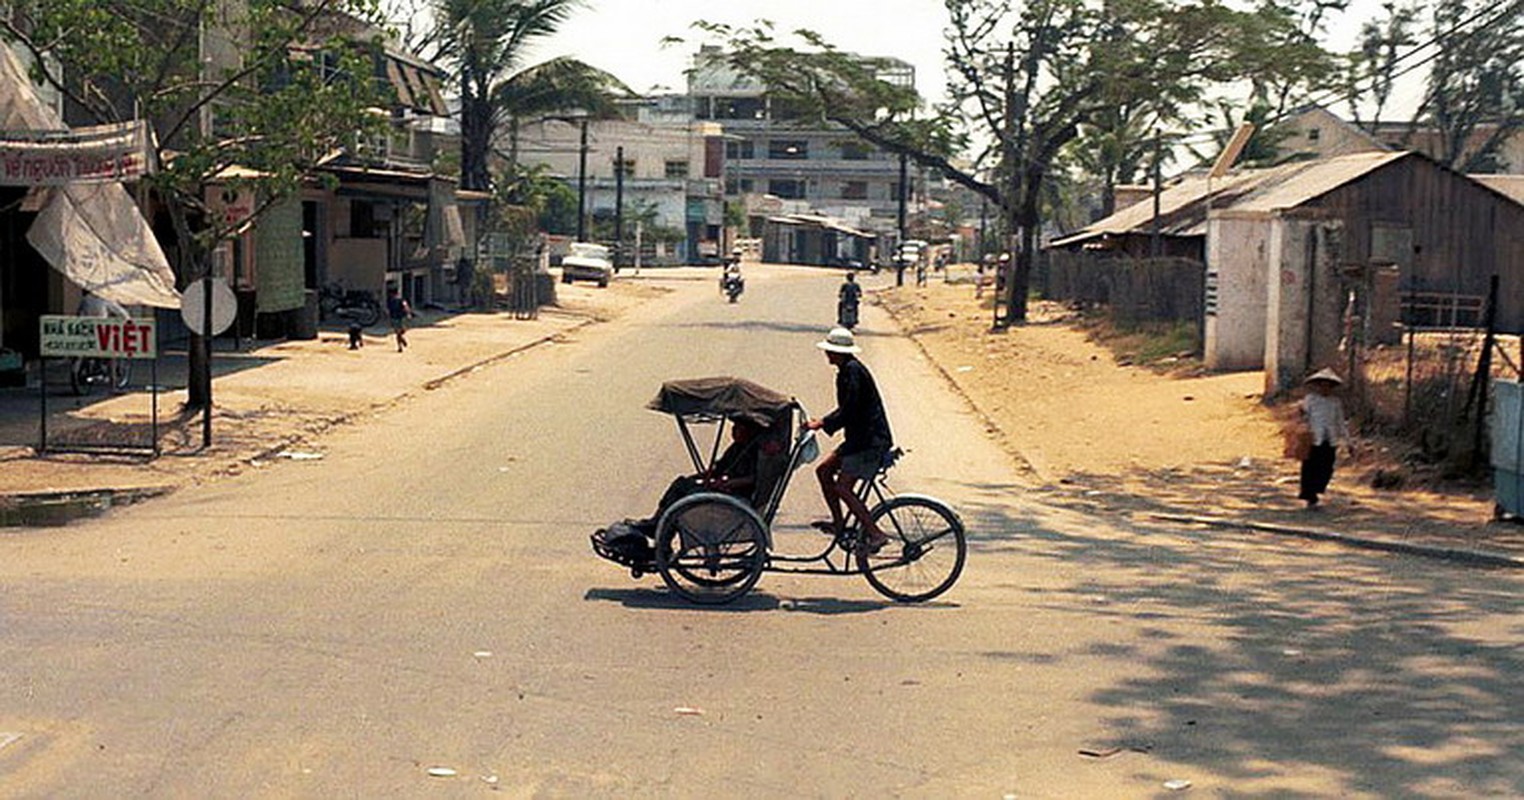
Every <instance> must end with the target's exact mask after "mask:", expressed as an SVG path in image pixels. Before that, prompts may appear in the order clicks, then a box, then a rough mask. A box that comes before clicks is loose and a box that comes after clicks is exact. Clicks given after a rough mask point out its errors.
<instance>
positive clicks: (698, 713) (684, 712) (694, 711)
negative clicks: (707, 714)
mask: <svg viewBox="0 0 1524 800" xmlns="http://www.w3.org/2000/svg"><path fill="white" fill-rule="evenodd" d="M672 713H674V714H676V715H678V716H679V717H702V716H704V709H702V708H694V707H693V706H678V707H677V708H674V709H672Z"/></svg>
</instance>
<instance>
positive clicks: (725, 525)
mask: <svg viewBox="0 0 1524 800" xmlns="http://www.w3.org/2000/svg"><path fill="white" fill-rule="evenodd" d="M766 565H767V526H766V525H765V524H764V523H763V522H762V518H761V517H759V516H757V512H755V511H753V510H752V509H751V507H750V506H748V505H746V504H745V503H743V502H741V501H740V500H737V499H736V498H734V497H731V496H729V495H724V494H712V493H707V492H706V493H702V494H695V495H689V496H688V497H684V498H683V499H682V500H679V501H677V502H676V503H673V504H672V506H671V507H670V508H668V509H667V511H666V512H665V513H663V514H662V515H661V520H660V521H659V522H657V524H656V569H657V571H658V572H660V573H661V578H662V580H663V581H665V582H666V584H667V586H668V587H669V588H671V589H672V591H674V592H676V593H677V594H678V595H680V596H682V597H683V598H685V599H687V600H689V601H691V602H694V603H702V604H705V605H717V604H720V603H729V602H731V601H732V600H735V599H737V598H739V597H741V596H742V595H744V594H746V593H747V592H749V591H751V587H753V586H755V585H756V584H757V579H758V578H761V577H762V568H763V567H764V566H766Z"/></svg>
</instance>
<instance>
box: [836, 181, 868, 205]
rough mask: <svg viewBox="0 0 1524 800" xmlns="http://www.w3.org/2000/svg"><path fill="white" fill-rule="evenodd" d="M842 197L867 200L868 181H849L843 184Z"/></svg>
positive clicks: (844, 198)
mask: <svg viewBox="0 0 1524 800" xmlns="http://www.w3.org/2000/svg"><path fill="white" fill-rule="evenodd" d="M841 199H843V200H867V199H868V182H867V181H847V182H845V183H843V184H842V185H841Z"/></svg>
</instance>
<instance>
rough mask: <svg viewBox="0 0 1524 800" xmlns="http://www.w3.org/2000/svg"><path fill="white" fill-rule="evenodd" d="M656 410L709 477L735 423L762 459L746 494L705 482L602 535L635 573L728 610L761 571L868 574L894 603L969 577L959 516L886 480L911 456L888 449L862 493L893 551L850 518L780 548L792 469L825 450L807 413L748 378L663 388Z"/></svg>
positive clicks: (599, 539) (601, 541)
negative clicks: (871, 541) (779, 527)
mask: <svg viewBox="0 0 1524 800" xmlns="http://www.w3.org/2000/svg"><path fill="white" fill-rule="evenodd" d="M647 408H650V409H651V410H653V411H659V412H662V413H664V414H670V415H672V417H673V419H675V420H676V422H677V429H678V431H679V432H680V433H681V434H682V438H683V443H684V445H685V446H686V447H687V450H688V455H689V457H690V458H691V459H692V461H693V466H694V469H695V470H696V471H697V473H698V474H700V475H703V474H708V473H709V472H710V468H711V467H712V466H713V465H714V464H715V462H716V460H717V459H718V458H719V455H718V454H719V453H720V443H721V442H722V441H723V440H724V438H725V431H726V428H727V426H734V425H735V424H736V423H737V421H741V422H744V423H746V424H749V425H750V426H751V427H753V428H754V429H756V430H757V431H758V433H757V434H756V435H755V439H754V441H755V442H756V444H757V459H758V460H757V464H756V479H755V481H754V483H753V486H752V488H751V489H750V491H749V492H748V493H746V495H745V496H739V497H738V496H735V495H732V494H728V493H725V492H721V491H715V490H709V489H705V488H704V487H703V486H701V485H700V486H697V487H695V488H696V491H694V492H693V493H690V494H687V495H686V496H683V497H681V498H680V499H677V500H675V501H673V502H670V503H669V504H668V505H666V506H665V507H663V508H661V509H659V510H658V512H657V515H656V517H655V518H654V520H651V521H646V522H645V523H644V524H642V523H640V522H637V521H635V520H625V521H624V522H618V523H614V524H613V525H611V526H609V527H608V528H603V529H599V530H598V531H597V532H596V533H594V534H593V535H592V545H593V550H594V552H596V553H597V554H598V555H599V556H602V557H603V558H606V559H608V560H610V561H613V562H615V563H617V564H620V565H622V566H625V567H628V568H629V570H630V575H631V576H632V577H634V578H636V579H639V578H641V577H642V576H644V575H647V574H650V573H660V575H661V577H662V580H663V581H664V582H665V583H666V584H667V586H668V587H670V588H671V589H672V591H674V592H676V593H677V594H678V595H680V596H681V597H683V598H686V599H687V600H690V601H692V602H695V603H703V604H719V603H728V602H731V601H733V600H736V599H738V598H740V597H742V596H743V595H745V594H746V593H747V592H749V591H751V588H752V587H753V586H755V585H756V584H757V580H758V579H759V578H761V577H762V573H763V572H783V573H795V574H809V575H862V576H863V577H864V578H866V579H867V581H868V583H869V584H870V585H872V586H873V588H874V589H876V590H878V591H879V592H880V593H882V594H883V595H885V596H886V597H889V598H892V599H894V600H897V601H900V602H921V601H925V600H930V599H932V598H933V597H936V596H938V595H940V594H942V593H943V592H945V591H947V590H948V589H949V588H951V587H952V585H953V584H954V583H955V582H956V581H957V580H958V575H959V574H960V573H961V572H962V571H963V562H964V560H965V559H966V558H967V555H968V544H967V540H966V537H965V532H964V527H963V521H962V520H961V519H960V518H959V517H958V514H957V513H956V512H954V511H953V510H952V509H951V508H950V507H948V505H947V504H946V503H943V502H942V501H940V500H938V499H936V498H934V497H929V496H927V495H923V494H896V493H894V492H892V491H891V490H890V489H889V486H888V483H887V481H886V475H887V473H888V472H889V470H890V468H891V467H893V466H894V464H895V462H896V461H897V460H898V459H899V458H900V457H902V456H903V455H904V451H902V450H900V449H898V448H896V449H895V450H893V451H891V452H890V454H889V456H888V457H887V458H886V459H885V463H884V464H883V465H882V466H880V467H879V470H878V473H877V474H876V475H875V476H874V477H873V478H872V479H871V480H864V481H859V482H858V486H857V488H856V491H857V493H858V497H859V498H861V499H862V500H863V504H864V505H865V506H866V507H867V508H868V509H869V513H870V515H871V518H872V519H873V521H874V522H875V523H877V525H878V528H879V529H880V530H881V531H883V532H884V534H885V535H887V536H888V537H889V543H888V544H887V545H885V546H884V547H882V548H877V549H875V550H874V551H873V552H870V551H869V548H866V547H863V546H862V534H861V531H860V528H861V526H860V525H858V524H856V520H854V519H853V518H852V517H851V516H850V515H849V516H848V518H847V524H846V525H845V526H843V531H842V532H841V533H836V534H822V535H821V538H822V539H823V540H824V544H823V545H822V546H821V547H820V549H819V550H818V551H817V552H814V553H813V554H810V553H805V554H799V555H789V554H784V553H778V552H774V547H773V535H772V524H773V519H774V516H775V515H776V514H777V512H778V507H779V505H780V504H781V503H782V502H783V496H784V494H785V492H786V491H787V489H788V483H789V479H790V478H791V477H792V475H793V474H794V472H795V470H797V469H798V468H799V467H800V466H801V465H803V464H806V463H809V462H811V461H813V460H814V459H815V458H816V457H818V456H819V453H820V447H819V444H818V442H817V441H816V439H815V432H814V431H811V430H807V429H804V427H803V426H802V424H801V423H802V422H803V421H804V420H805V419H807V417H806V415H805V413H804V408H803V406H801V405H800V403H799V402H798V401H797V400H795V399H794V398H791V397H788V396H786V395H783V394H780V393H778V392H775V391H773V390H771V389H768V388H766V387H764V386H761V385H758V384H756V383H753V382H751V381H748V380H744V379H740V378H730V377H721V378H699V379H694V380H678V381H668V382H666V383H663V384H662V387H661V391H660V392H659V393H658V394H657V395H656V397H655V399H653V400H652V401H651V402H650V403H649V404H647ZM796 415H797V417H796ZM708 425H714V426H715V434H714V444H713V446H712V447H710V449H709V450H708V452H707V453H705V452H704V451H703V450H701V449H700V447H699V441H698V438H697V437H696V435H695V429H699V428H702V427H704V426H708ZM849 514H850V512H849Z"/></svg>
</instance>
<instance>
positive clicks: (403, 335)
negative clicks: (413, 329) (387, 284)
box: [386, 287, 413, 353]
mask: <svg viewBox="0 0 1524 800" xmlns="http://www.w3.org/2000/svg"><path fill="white" fill-rule="evenodd" d="M386 315H387V316H388V317H390V318H391V320H392V333H394V334H396V335H397V352H399V353H400V352H402V351H403V350H406V349H407V318H408V317H411V316H413V307H412V306H411V305H408V302H407V300H404V299H403V297H402V294H401V293H400V292H398V291H397V288H396V287H392V288H391V289H388V290H387V293H386Z"/></svg>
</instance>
